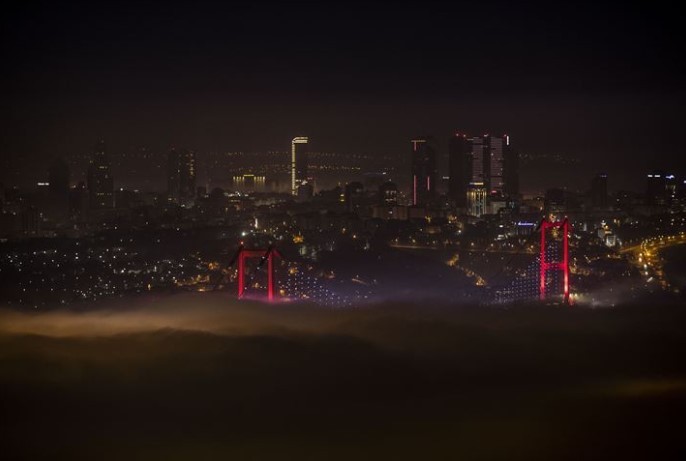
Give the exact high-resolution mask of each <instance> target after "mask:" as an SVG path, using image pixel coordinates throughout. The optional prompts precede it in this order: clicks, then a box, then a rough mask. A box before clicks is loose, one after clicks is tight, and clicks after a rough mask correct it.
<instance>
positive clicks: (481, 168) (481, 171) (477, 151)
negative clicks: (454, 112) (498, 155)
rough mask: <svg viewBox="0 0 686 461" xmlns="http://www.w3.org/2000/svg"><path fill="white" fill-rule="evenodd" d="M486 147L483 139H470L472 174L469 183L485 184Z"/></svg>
mask: <svg viewBox="0 0 686 461" xmlns="http://www.w3.org/2000/svg"><path fill="white" fill-rule="evenodd" d="M488 158H489V157H488V145H487V144H486V143H484V138H481V137H474V138H472V174H471V178H470V179H469V182H470V183H475V184H476V183H478V184H486V179H487V178H486V168H485V166H486V161H487V160H488Z"/></svg>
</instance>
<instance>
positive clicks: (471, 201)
mask: <svg viewBox="0 0 686 461" xmlns="http://www.w3.org/2000/svg"><path fill="white" fill-rule="evenodd" d="M487 197H488V191H487V189H486V187H485V186H484V184H483V183H482V182H472V183H470V184H469V188H468V189H467V208H468V211H469V214H470V215H472V216H476V217H477V218H478V217H481V216H482V215H484V214H486V207H487V202H486V198H487Z"/></svg>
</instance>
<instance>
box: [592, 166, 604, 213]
mask: <svg viewBox="0 0 686 461" xmlns="http://www.w3.org/2000/svg"><path fill="white" fill-rule="evenodd" d="M591 205H592V206H593V207H594V208H607V206H608V198H607V175H606V174H605V173H598V174H597V175H596V176H595V177H594V178H593V180H591Z"/></svg>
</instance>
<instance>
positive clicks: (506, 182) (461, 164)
mask: <svg viewBox="0 0 686 461" xmlns="http://www.w3.org/2000/svg"><path fill="white" fill-rule="evenodd" d="M449 145H450V153H449V157H448V163H449V174H450V176H449V179H448V186H449V187H448V190H449V196H450V198H451V200H453V201H454V202H455V204H456V205H457V206H459V207H464V206H465V205H466V192H467V191H468V189H469V186H470V184H477V185H481V186H483V187H484V188H485V189H486V191H487V192H488V195H489V196H490V197H495V198H501V197H507V198H513V197H516V196H517V195H518V194H519V158H518V155H517V153H516V151H514V149H512V148H511V146H510V137H509V136H508V135H503V136H490V135H488V134H486V135H484V136H475V137H468V136H467V135H465V134H460V133H457V134H456V135H455V136H453V137H452V138H451V139H450V144H449Z"/></svg>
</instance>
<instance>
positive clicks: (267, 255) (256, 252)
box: [234, 245, 281, 302]
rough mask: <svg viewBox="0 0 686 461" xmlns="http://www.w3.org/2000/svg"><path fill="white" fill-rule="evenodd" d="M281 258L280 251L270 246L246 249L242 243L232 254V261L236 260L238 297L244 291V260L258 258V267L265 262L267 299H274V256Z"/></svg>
mask: <svg viewBox="0 0 686 461" xmlns="http://www.w3.org/2000/svg"><path fill="white" fill-rule="evenodd" d="M275 257H277V258H281V253H279V251H278V250H277V249H276V248H274V247H273V246H270V247H269V248H267V249H263V248H257V249H250V250H248V249H246V248H244V247H243V246H242V245H241V247H240V248H239V249H238V252H237V253H236V256H234V261H236V260H237V261H238V299H240V298H242V297H243V294H244V293H245V261H246V260H247V259H250V258H260V262H259V264H258V266H257V267H258V268H260V267H262V266H263V265H264V263H265V262H266V263H267V300H268V301H270V302H271V301H273V300H274V285H275V279H274V258H275Z"/></svg>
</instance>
